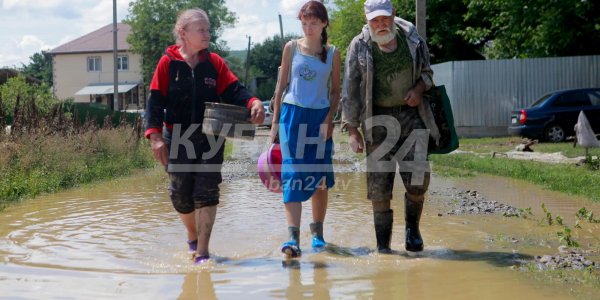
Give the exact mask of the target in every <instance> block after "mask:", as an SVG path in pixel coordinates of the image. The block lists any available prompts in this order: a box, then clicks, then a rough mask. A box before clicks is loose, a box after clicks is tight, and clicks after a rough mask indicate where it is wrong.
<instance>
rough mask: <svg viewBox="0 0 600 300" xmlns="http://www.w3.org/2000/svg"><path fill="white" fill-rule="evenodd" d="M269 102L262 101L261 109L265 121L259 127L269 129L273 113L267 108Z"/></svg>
mask: <svg viewBox="0 0 600 300" xmlns="http://www.w3.org/2000/svg"><path fill="white" fill-rule="evenodd" d="M269 102H270V101H268V100H267V101H263V102H262V104H263V108H264V109H265V120H264V121H263V122H262V124H261V126H267V127H269V128H270V127H271V121H272V120H273V111H271V109H270V108H269Z"/></svg>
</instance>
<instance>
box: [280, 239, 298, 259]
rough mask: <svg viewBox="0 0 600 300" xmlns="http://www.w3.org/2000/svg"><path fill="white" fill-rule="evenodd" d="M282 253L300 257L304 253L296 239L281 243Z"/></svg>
mask: <svg viewBox="0 0 600 300" xmlns="http://www.w3.org/2000/svg"><path fill="white" fill-rule="evenodd" d="M281 253H283V254H285V255H286V256H287V257H298V256H300V255H302V251H301V250H300V247H299V245H298V242H296V241H293V240H292V241H287V242H285V243H283V245H281Z"/></svg>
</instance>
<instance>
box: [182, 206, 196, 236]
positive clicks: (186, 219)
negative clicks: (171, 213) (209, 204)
mask: <svg viewBox="0 0 600 300" xmlns="http://www.w3.org/2000/svg"><path fill="white" fill-rule="evenodd" d="M179 218H180V219H181V222H183V226H185V229H186V230H187V239H188V241H195V240H196V238H197V237H198V233H197V232H196V214H195V213H194V212H191V213H189V214H181V213H180V214H179Z"/></svg>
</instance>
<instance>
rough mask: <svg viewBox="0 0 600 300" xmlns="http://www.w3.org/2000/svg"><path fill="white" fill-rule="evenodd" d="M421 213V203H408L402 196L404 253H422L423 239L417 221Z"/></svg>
mask: <svg viewBox="0 0 600 300" xmlns="http://www.w3.org/2000/svg"><path fill="white" fill-rule="evenodd" d="M422 212H423V202H413V201H409V200H408V199H407V198H406V195H404V221H406V227H405V229H406V243H405V244H404V248H405V249H406V251H411V252H419V251H423V238H421V233H420V232H419V221H420V220H421V213H422Z"/></svg>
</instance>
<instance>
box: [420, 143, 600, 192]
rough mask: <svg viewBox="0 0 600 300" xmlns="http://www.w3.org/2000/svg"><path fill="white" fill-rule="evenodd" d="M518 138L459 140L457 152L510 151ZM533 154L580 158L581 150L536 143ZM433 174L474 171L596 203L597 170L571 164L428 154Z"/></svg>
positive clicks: (595, 151)
mask: <svg viewBox="0 0 600 300" xmlns="http://www.w3.org/2000/svg"><path fill="white" fill-rule="evenodd" d="M518 143H520V139H519V138H481V139H461V140H460V148H459V149H460V150H463V151H473V152H476V153H491V152H493V151H497V152H505V151H509V150H512V149H514V147H515V146H516V145H517V144H518ZM532 148H533V149H534V151H536V152H544V153H546V152H547V153H554V152H562V153H563V154H565V156H569V157H576V156H582V155H583V153H584V151H583V149H582V148H580V147H579V148H575V149H573V144H572V143H558V144H549V143H543V144H536V145H534V146H533V147H532ZM590 154H591V155H600V149H590ZM429 159H430V160H431V161H432V163H433V169H434V172H436V173H438V174H441V175H443V176H470V175H473V173H474V172H479V173H487V174H493V175H499V176H504V177H510V178H517V179H522V180H525V181H529V182H531V183H535V184H538V185H540V186H542V187H545V188H547V189H550V190H554V191H559V192H564V193H567V194H571V195H577V196H583V197H586V198H589V199H592V200H594V201H600V171H598V170H591V169H590V168H588V167H585V166H575V165H573V164H552V163H542V162H535V161H525V160H514V159H507V158H503V157H498V156H497V157H496V158H492V157H491V155H490V156H479V155H472V154H450V155H431V156H430V157H429Z"/></svg>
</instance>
